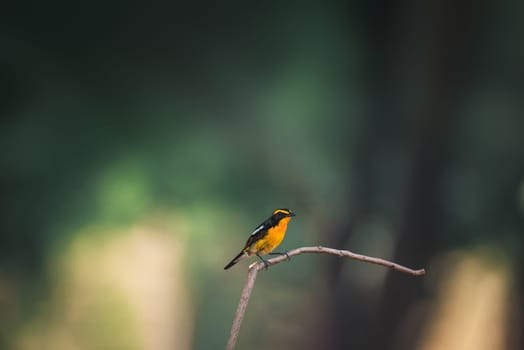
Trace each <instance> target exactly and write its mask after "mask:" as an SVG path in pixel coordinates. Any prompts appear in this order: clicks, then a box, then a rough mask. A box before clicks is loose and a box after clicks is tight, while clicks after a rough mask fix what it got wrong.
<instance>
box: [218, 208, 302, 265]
mask: <svg viewBox="0 0 524 350" xmlns="http://www.w3.org/2000/svg"><path fill="white" fill-rule="evenodd" d="M293 216H295V213H293V211H291V210H289V209H277V210H275V211H274V212H273V214H272V215H271V216H270V217H269V218H268V219H267V220H265V221H264V222H263V223H261V224H260V225H259V226H258V227H257V228H256V229H255V231H253V233H252V234H251V236H249V238H248V240H247V242H246V245H245V246H244V248H243V249H242V251H241V252H240V253H239V254H238V255H237V256H236V257H235V258H234V259H233V260H231V261H230V262H229V264H227V265H226V266H225V267H224V270H227V269H229V268H230V267H231V266H233V265H235V264H236V263H238V262H239V261H240V260H243V259H245V258H247V257H250V256H253V255H256V256H258V257H259V258H260V259H261V260H262V261H263V262H264V264H265V265H266V267H267V261H266V260H264V259H263V258H262V255H266V254H270V253H271V252H272V251H273V250H274V249H275V248H276V247H278V245H279V244H280V242H282V240H283V239H284V236H285V235H286V229H287V224H288V223H289V220H291V218H292V217H293ZM275 254H276V253H275ZM278 254H280V253H278ZM286 255H287V254H286Z"/></svg>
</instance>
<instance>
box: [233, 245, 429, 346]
mask: <svg viewBox="0 0 524 350" xmlns="http://www.w3.org/2000/svg"><path fill="white" fill-rule="evenodd" d="M300 254H330V255H335V256H339V257H343V258H349V259H353V260H359V261H364V262H367V263H371V264H376V265H382V266H385V267H389V268H391V269H393V270H397V271H399V272H403V273H407V274H409V275H413V276H421V275H424V274H425V273H426V270H424V269H419V270H413V269H410V268H408V267H405V266H402V265H399V264H396V263H394V262H391V261H388V260H384V259H380V258H374V257H371V256H367V255H362V254H356V253H353V252H350V251H349V250H339V249H333V248H326V247H322V246H317V247H302V248H297V249H293V250H290V251H288V252H287V255H286V254H283V255H280V256H277V257H276V258H273V259H269V260H267V266H273V265H276V264H279V263H281V262H282V261H285V260H287V259H288V257H292V256H295V255H300ZM265 267H266V266H265V265H264V263H262V262H259V263H257V262H254V263H252V264H251V265H249V272H248V274H247V281H246V284H245V285H244V289H243V290H242V295H241V296H240V301H239V303H238V307H237V311H236V313H235V318H234V320H233V324H232V325H231V331H230V334H229V340H228V342H227V345H226V350H233V349H234V348H235V345H236V342H237V338H238V333H239V331H240V325H241V324H242V319H243V318H244V314H245V312H246V309H247V304H248V303H249V298H250V296H251V292H252V291H253V287H254V286H255V280H256V278H257V273H258V271H260V270H262V269H263V268H265Z"/></svg>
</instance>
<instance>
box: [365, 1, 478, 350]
mask: <svg viewBox="0 0 524 350" xmlns="http://www.w3.org/2000/svg"><path fill="white" fill-rule="evenodd" d="M414 7H415V11H412V13H414V15H415V16H416V17H418V18H424V17H425V15H426V16H429V17H430V18H428V21H427V22H426V21H418V23H417V25H416V26H414V27H412V28H411V30H413V31H420V32H421V33H422V34H425V36H426V35H427V40H428V43H427V44H428V45H427V46H426V47H423V50H422V51H421V54H422V57H420V58H419V60H418V61H420V62H422V63H423V67H424V69H423V71H424V72H426V73H427V75H426V74H423V75H421V76H420V78H419V79H420V81H417V82H416V84H415V86H420V87H421V88H422V91H421V95H420V97H421V98H422V101H406V103H416V104H417V105H419V106H420V107H419V108H418V109H414V110H413V113H412V114H411V115H409V116H408V117H409V119H410V121H411V123H412V126H413V135H414V141H413V145H414V146H413V150H414V154H413V160H412V164H411V170H410V174H409V179H410V181H409V182H408V186H407V188H406V194H405V198H404V200H403V203H404V204H403V209H402V214H401V218H400V227H399V238H398V241H397V248H396V254H395V260H396V261H401V262H402V263H404V264H407V265H408V266H426V265H427V264H428V263H429V262H430V260H431V258H432V257H433V256H434V255H435V254H436V253H437V252H438V250H439V248H440V246H441V243H442V236H443V233H442V232H441V229H442V227H443V226H442V225H441V223H442V220H443V216H442V209H443V205H444V203H441V202H440V197H441V196H440V193H439V190H440V189H441V187H442V175H443V170H444V169H445V168H446V163H447V162H448V161H449V160H450V154H449V152H448V150H449V142H450V136H451V130H452V126H453V121H454V120H455V118H457V117H458V113H457V105H456V103H457V102H458V100H459V99H460V98H461V97H462V95H463V93H464V89H465V87H466V86H465V85H466V84H465V83H464V82H465V80H467V78H466V75H467V72H468V64H471V62H472V59H473V55H472V42H473V40H472V37H471V34H472V32H471V28H472V25H473V15H474V7H473V3H472V2H469V1H451V0H447V1H431V2H424V3H416V4H415V5H414ZM410 12H411V11H410ZM418 26H421V27H422V28H419V27H418ZM424 27H425V28H424ZM422 284H423V280H422V279H413V278H405V277H404V276H400V275H398V274H392V273H390V274H388V277H387V279H386V283H385V288H384V291H383V295H382V298H381V300H380V302H379V305H378V308H377V312H376V314H375V321H374V322H373V323H372V326H371V328H370V329H369V330H368V331H369V338H368V339H369V340H370V342H369V347H368V348H369V349H408V348H413V347H414V345H415V342H416V340H417V339H416V335H415V334H414V335H413V336H412V337H407V338H404V339H395V335H396V334H398V332H399V326H400V324H401V322H402V320H404V319H405V316H406V314H407V312H408V308H409V306H410V305H412V303H413V302H415V301H416V300H417V299H418V298H420V297H421V296H422V294H423V291H422ZM371 335H373V336H371Z"/></svg>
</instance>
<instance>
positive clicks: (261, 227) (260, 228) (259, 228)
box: [251, 225, 264, 236]
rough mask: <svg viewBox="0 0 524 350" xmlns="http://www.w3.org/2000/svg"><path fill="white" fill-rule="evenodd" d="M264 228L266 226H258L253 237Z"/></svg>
mask: <svg viewBox="0 0 524 350" xmlns="http://www.w3.org/2000/svg"><path fill="white" fill-rule="evenodd" d="M263 228H264V225H260V226H258V227H257V228H256V229H255V231H253V233H252V234H251V236H254V235H256V234H257V232H259V231H260V230H262V229H263Z"/></svg>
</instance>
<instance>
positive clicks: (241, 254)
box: [224, 251, 247, 270]
mask: <svg viewBox="0 0 524 350" xmlns="http://www.w3.org/2000/svg"><path fill="white" fill-rule="evenodd" d="M244 258H247V254H246V253H245V252H244V251H241V252H240V253H239V254H238V255H237V256H235V258H234V259H233V260H231V261H230V262H229V264H227V265H226V266H225V267H224V270H227V269H229V268H230V267H231V266H233V265H235V264H236V263H238V262H239V261H240V260H242V259H244Z"/></svg>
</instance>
